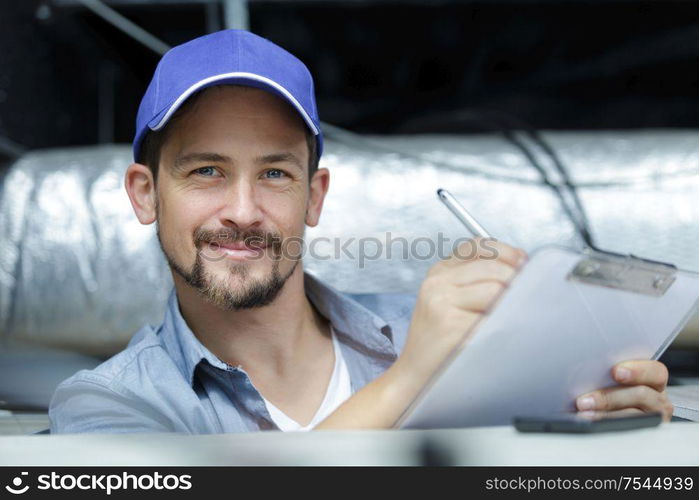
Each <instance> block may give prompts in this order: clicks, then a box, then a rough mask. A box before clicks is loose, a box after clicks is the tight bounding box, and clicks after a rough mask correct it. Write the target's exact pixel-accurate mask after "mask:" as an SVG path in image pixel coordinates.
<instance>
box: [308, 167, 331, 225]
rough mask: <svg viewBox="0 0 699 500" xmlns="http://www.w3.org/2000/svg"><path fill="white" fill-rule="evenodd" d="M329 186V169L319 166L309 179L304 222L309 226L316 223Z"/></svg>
mask: <svg viewBox="0 0 699 500" xmlns="http://www.w3.org/2000/svg"><path fill="white" fill-rule="evenodd" d="M329 186H330V171H329V170H328V169H327V168H319V169H318V170H317V171H316V173H315V174H313V178H312V179H311V186H310V196H309V197H308V205H307V207H306V224H307V225H308V226H310V227H314V226H317V225H318V221H319V220H320V212H321V211H322V210H323V201H324V200H325V195H326V194H327V192H328V187H329Z"/></svg>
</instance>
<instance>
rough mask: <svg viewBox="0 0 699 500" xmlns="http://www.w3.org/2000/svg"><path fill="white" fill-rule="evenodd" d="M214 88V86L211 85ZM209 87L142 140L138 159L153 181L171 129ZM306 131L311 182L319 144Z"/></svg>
mask: <svg viewBox="0 0 699 500" xmlns="http://www.w3.org/2000/svg"><path fill="white" fill-rule="evenodd" d="M239 87H241V88H249V87H244V86H239ZM209 88H212V87H209ZM209 88H207V89H204V90H202V91H201V92H197V93H196V94H194V95H193V96H192V97H190V98H189V99H187V101H186V102H185V103H184V104H183V105H182V106H180V108H179V109H178V110H177V111H176V112H175V114H173V115H172V116H171V117H170V120H169V121H168V122H167V124H165V126H164V127H163V128H161V129H160V130H149V131H148V132H147V133H146V136H145V137H144V138H143V140H142V141H141V147H140V150H139V152H138V158H136V161H137V162H138V163H140V164H142V165H146V166H147V167H148V168H149V169H150V171H151V173H152V174H153V182H155V183H157V182H158V166H159V165H160V151H161V149H162V148H163V145H164V144H165V141H166V140H167V138H168V136H169V131H170V130H172V127H173V125H174V123H176V122H177V121H178V120H179V119H180V118H181V117H182V115H184V114H185V113H186V112H187V110H188V109H189V108H191V107H192V106H193V105H194V103H195V102H196V101H197V100H198V99H199V98H200V97H201V96H202V95H203V94H204V93H205V92H206V91H207V90H209ZM304 129H305V132H306V144H308V182H311V179H312V178H313V174H315V173H316V171H317V170H318V163H319V158H318V153H317V152H318V144H317V141H316V137H315V135H313V133H312V132H311V131H310V130H309V129H308V126H305V123H304Z"/></svg>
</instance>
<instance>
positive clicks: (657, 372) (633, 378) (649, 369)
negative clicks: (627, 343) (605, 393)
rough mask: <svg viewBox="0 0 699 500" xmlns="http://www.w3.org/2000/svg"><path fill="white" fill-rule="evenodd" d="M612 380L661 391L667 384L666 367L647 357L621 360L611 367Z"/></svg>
mask: <svg viewBox="0 0 699 500" xmlns="http://www.w3.org/2000/svg"><path fill="white" fill-rule="evenodd" d="M612 376H613V377H614V380H615V381H616V382H617V383H619V384H622V385H647V386H648V387H652V388H653V389H655V390H656V391H659V392H662V391H664V390H665V387H666V386H667V380H668V376H669V374H668V371H667V367H666V366H665V365H664V364H662V363H661V362H660V361H651V360H647V359H643V360H633V361H623V362H621V363H618V364H616V365H615V366H614V368H613V369H612Z"/></svg>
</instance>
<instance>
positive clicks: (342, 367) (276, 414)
mask: <svg viewBox="0 0 699 500" xmlns="http://www.w3.org/2000/svg"><path fill="white" fill-rule="evenodd" d="M330 335H331V336H332V341H333V350H334V351H335V368H333V373H332V376H331V377H330V383H329V384H328V389H327V391H326V392H325V397H324V398H323V402H322V403H321V404H320V407H319V408H318V411H316V414H315V415H314V416H313V418H312V419H311V422H310V423H309V424H308V425H306V426H302V425H301V424H299V423H298V422H296V421H295V420H293V419H291V418H289V417H288V416H287V415H286V414H285V413H284V412H283V411H281V410H280V409H279V408H277V407H276V406H274V405H273V404H272V403H270V402H269V401H267V400H266V399H265V398H264V397H263V398H262V399H263V400H264V402H265V405H267V411H269V415H270V416H271V417H272V420H273V421H274V423H275V424H277V427H279V429H281V430H282V431H285V432H286V431H309V430H311V429H312V428H313V427H315V426H316V425H318V424H319V423H320V422H321V421H322V420H324V419H325V418H326V417H327V416H328V415H330V414H331V413H332V412H334V411H335V410H336V409H337V407H338V406H340V405H341V404H342V403H344V402H345V400H347V399H348V398H349V397H350V396H351V395H352V384H351V382H350V376H349V371H348V370H347V364H346V363H345V358H344V357H343V356H342V349H340V344H339V342H338V341H337V336H336V335H335V330H334V329H333V327H332V325H330Z"/></svg>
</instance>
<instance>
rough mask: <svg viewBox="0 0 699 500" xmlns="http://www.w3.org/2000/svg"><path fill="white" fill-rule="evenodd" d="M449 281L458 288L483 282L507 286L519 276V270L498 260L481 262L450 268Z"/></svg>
mask: <svg viewBox="0 0 699 500" xmlns="http://www.w3.org/2000/svg"><path fill="white" fill-rule="evenodd" d="M447 273H448V276H449V280H450V282H451V283H452V284H454V285H456V286H464V285H471V284H475V283H478V282H481V281H499V282H500V283H503V284H507V283H509V282H510V281H511V280H512V278H513V277H514V276H515V275H516V274H517V270H516V269H515V268H514V267H512V266H510V265H509V264H505V263H504V262H501V261H497V260H479V261H472V262H467V263H464V264H463V265H461V266H453V267H450V268H449V270H448V271H447Z"/></svg>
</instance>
